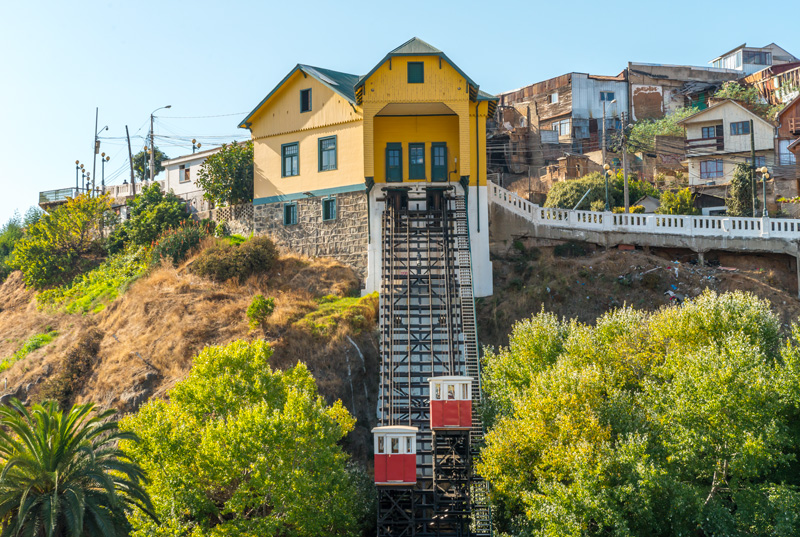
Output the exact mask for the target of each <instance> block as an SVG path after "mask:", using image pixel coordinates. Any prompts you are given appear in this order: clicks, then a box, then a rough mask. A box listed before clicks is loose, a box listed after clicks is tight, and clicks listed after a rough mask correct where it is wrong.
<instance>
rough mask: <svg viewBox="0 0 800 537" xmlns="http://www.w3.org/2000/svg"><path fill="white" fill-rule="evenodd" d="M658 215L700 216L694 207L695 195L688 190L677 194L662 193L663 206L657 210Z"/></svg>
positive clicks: (679, 191)
mask: <svg viewBox="0 0 800 537" xmlns="http://www.w3.org/2000/svg"><path fill="white" fill-rule="evenodd" d="M656 213H658V214H689V215H692V214H700V209H698V208H697V207H695V206H694V194H692V191H691V190H689V189H688V188H684V189H683V190H678V191H677V192H674V193H673V192H670V191H666V192H662V194H661V205H659V207H658V208H657V209H656Z"/></svg>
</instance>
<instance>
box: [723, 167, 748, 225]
mask: <svg viewBox="0 0 800 537" xmlns="http://www.w3.org/2000/svg"><path fill="white" fill-rule="evenodd" d="M752 177H753V171H752V168H751V167H750V166H748V165H747V164H737V165H736V168H734V170H733V178H732V179H731V183H730V185H729V186H728V197H727V198H726V199H725V205H726V206H727V207H728V214H729V215H730V216H753V182H752Z"/></svg>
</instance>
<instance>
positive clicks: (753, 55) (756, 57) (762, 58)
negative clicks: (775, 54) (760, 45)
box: [744, 50, 772, 65]
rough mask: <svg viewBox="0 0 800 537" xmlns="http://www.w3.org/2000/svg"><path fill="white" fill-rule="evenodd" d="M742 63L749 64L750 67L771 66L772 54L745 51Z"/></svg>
mask: <svg viewBox="0 0 800 537" xmlns="http://www.w3.org/2000/svg"><path fill="white" fill-rule="evenodd" d="M744 63H749V64H751V65H772V54H771V53H769V52H759V51H756V50H745V51H744Z"/></svg>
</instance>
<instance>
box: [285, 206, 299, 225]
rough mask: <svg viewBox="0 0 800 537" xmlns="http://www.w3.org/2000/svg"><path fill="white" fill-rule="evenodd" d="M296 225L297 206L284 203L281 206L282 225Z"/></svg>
mask: <svg viewBox="0 0 800 537" xmlns="http://www.w3.org/2000/svg"><path fill="white" fill-rule="evenodd" d="M296 223H297V204H296V203H284V204H283V225H284V226H293V225H295V224H296Z"/></svg>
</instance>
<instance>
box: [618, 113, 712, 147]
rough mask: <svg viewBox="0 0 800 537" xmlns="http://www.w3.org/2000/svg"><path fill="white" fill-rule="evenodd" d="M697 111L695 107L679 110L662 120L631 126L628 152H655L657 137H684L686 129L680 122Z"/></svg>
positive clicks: (644, 121) (647, 121)
mask: <svg viewBox="0 0 800 537" xmlns="http://www.w3.org/2000/svg"><path fill="white" fill-rule="evenodd" d="M697 111H698V110H697V108H693V107H686V108H678V109H677V110H675V111H674V112H672V113H671V114H667V115H666V116H664V117H662V118H660V119H643V120H641V121H637V122H636V123H634V124H633V125H631V128H630V133H629V134H628V151H629V152H631V153H638V152H640V151H644V152H653V151H655V148H656V136H681V137H683V135H684V129H683V126H681V125H678V121H681V120H682V119H685V118H687V117H689V116H691V115H692V114H694V113H696V112H697Z"/></svg>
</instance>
